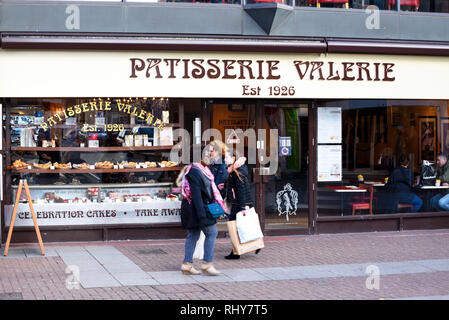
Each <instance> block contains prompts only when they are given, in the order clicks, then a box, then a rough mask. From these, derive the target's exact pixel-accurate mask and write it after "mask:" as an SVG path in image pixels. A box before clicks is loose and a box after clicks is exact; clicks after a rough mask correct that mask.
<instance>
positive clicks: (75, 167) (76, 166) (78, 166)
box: [73, 162, 89, 170]
mask: <svg viewBox="0 0 449 320" xmlns="http://www.w3.org/2000/svg"><path fill="white" fill-rule="evenodd" d="M73 168H74V169H84V170H86V169H89V164H87V163H85V162H84V163H81V164H74V165H73Z"/></svg>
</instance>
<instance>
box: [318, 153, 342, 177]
mask: <svg viewBox="0 0 449 320" xmlns="http://www.w3.org/2000/svg"><path fill="white" fill-rule="evenodd" d="M341 154H342V148H341V145H318V168H317V169H318V181H319V182H320V181H341V178H342V161H341Z"/></svg>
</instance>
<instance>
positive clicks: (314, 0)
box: [295, 0, 396, 10]
mask: <svg viewBox="0 0 449 320" xmlns="http://www.w3.org/2000/svg"><path fill="white" fill-rule="evenodd" d="M295 4H296V6H299V7H318V8H344V9H348V8H353V9H366V8H367V7H369V6H376V7H377V8H379V9H380V10H396V7H395V5H394V0H296V1H295Z"/></svg>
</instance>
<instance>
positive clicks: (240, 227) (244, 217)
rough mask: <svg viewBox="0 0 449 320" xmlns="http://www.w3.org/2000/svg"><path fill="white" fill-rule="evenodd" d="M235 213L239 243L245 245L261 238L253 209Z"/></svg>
mask: <svg viewBox="0 0 449 320" xmlns="http://www.w3.org/2000/svg"><path fill="white" fill-rule="evenodd" d="M246 208H247V209H245V210H242V211H240V212H238V213H237V217H236V222H237V234H238V235H239V239H240V243H247V242H250V241H253V240H257V239H259V238H263V233H262V229H261V228H260V223H259V215H258V214H257V213H256V210H255V209H254V208H248V207H246Z"/></svg>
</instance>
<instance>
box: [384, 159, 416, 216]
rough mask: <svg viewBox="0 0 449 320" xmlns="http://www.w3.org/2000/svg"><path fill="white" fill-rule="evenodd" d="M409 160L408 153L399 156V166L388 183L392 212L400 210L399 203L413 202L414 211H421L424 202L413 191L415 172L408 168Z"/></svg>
mask: <svg viewBox="0 0 449 320" xmlns="http://www.w3.org/2000/svg"><path fill="white" fill-rule="evenodd" d="M408 165H409V160H408V158H407V156H406V155H401V156H400V157H399V167H398V168H396V169H394V170H393V171H392V172H391V175H390V177H389V178H388V183H387V185H386V187H387V188H386V191H387V197H388V199H387V203H388V205H389V209H390V210H389V211H390V212H396V211H397V210H398V204H399V203H403V204H412V205H413V212H417V211H419V209H421V206H422V204H423V201H422V200H421V198H420V197H418V196H417V195H416V194H414V193H413V192H412V187H413V184H414V179H413V173H412V171H411V170H410V169H409V168H408Z"/></svg>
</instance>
